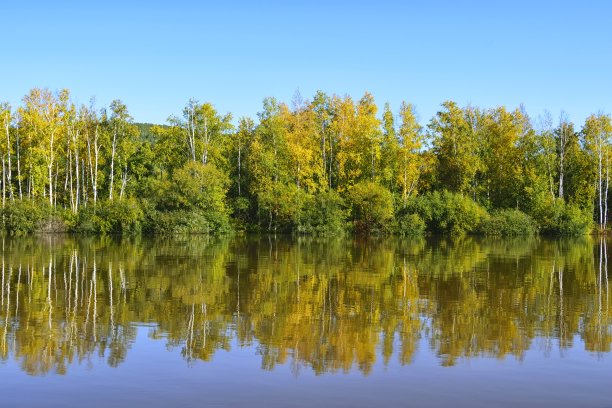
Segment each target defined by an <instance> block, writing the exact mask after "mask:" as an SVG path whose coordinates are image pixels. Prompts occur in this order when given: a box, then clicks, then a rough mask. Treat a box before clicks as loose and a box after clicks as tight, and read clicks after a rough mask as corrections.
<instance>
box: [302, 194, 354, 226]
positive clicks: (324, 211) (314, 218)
mask: <svg viewBox="0 0 612 408" xmlns="http://www.w3.org/2000/svg"><path fill="white" fill-rule="evenodd" d="M345 227H346V211H345V209H344V201H343V200H342V197H340V195H339V194H338V193H336V192H335V191H333V190H332V191H321V192H319V193H317V194H315V195H314V197H313V198H312V200H311V201H310V202H309V203H307V206H306V207H305V209H304V224H303V225H302V226H301V228H300V231H301V232H304V233H309V234H314V235H322V236H331V235H334V236H337V235H341V234H343V233H344V230H345Z"/></svg>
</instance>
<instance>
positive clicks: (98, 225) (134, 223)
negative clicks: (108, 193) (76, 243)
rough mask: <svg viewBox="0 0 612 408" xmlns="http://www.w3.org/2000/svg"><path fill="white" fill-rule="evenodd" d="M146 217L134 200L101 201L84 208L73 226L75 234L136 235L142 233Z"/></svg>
mask: <svg viewBox="0 0 612 408" xmlns="http://www.w3.org/2000/svg"><path fill="white" fill-rule="evenodd" d="M143 219H144V216H143V211H142V209H141V208H140V205H139V204H138V202H137V201H136V200H134V199H120V200H114V201H109V200H106V201H99V202H98V203H97V205H96V206H89V207H82V208H81V209H80V210H79V213H78V215H77V220H76V222H75V225H74V226H73V231H74V232H81V233H90V234H94V233H97V234H111V233H112V234H134V233H138V232H140V230H141V228H142V222H143Z"/></svg>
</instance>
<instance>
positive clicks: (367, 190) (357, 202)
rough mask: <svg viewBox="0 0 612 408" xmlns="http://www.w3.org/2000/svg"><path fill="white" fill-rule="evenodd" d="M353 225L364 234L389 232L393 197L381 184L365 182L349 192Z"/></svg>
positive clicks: (356, 185)
mask: <svg viewBox="0 0 612 408" xmlns="http://www.w3.org/2000/svg"><path fill="white" fill-rule="evenodd" d="M349 200H350V205H351V213H352V216H353V225H354V228H355V230H356V231H358V232H364V233H380V232H388V231H389V230H390V227H391V222H392V220H393V197H392V195H391V192H390V191H389V190H387V189H386V188H384V187H382V186H381V185H379V184H376V183H373V182H370V181H365V182H360V183H357V184H355V185H354V186H353V187H352V188H351V189H350V190H349Z"/></svg>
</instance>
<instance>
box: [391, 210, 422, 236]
mask: <svg viewBox="0 0 612 408" xmlns="http://www.w3.org/2000/svg"><path fill="white" fill-rule="evenodd" d="M396 232H397V234H399V235H402V236H416V235H423V234H424V233H425V221H423V219H422V218H421V217H420V216H419V215H418V214H398V216H397V226H396Z"/></svg>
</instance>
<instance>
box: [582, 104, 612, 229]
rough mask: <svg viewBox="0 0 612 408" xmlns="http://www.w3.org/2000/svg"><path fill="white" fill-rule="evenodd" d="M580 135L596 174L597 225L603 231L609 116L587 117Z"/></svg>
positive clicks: (610, 135)
mask: <svg viewBox="0 0 612 408" xmlns="http://www.w3.org/2000/svg"><path fill="white" fill-rule="evenodd" d="M582 135H583V137H584V141H585V146H586V149H587V150H588V151H589V153H590V155H591V158H592V161H593V162H594V167H595V173H596V174H597V185H596V191H597V208H598V224H599V227H600V228H601V229H602V230H605V229H606V226H607V223H608V186H609V182H610V154H611V153H612V152H611V148H612V146H611V142H612V140H611V139H612V120H611V118H610V115H604V114H603V113H599V114H597V115H591V116H589V117H588V118H587V119H586V121H585V124H584V127H583V129H582Z"/></svg>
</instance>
